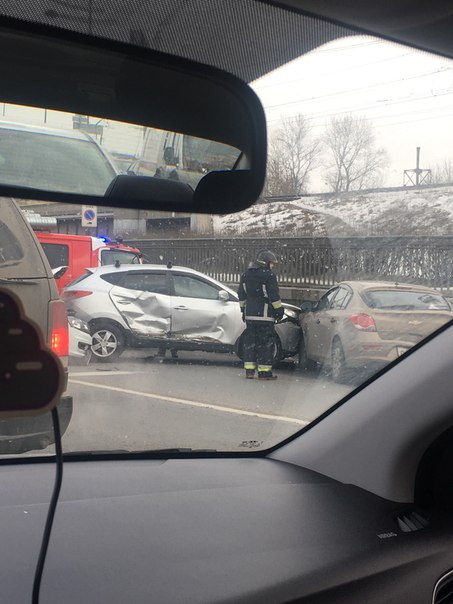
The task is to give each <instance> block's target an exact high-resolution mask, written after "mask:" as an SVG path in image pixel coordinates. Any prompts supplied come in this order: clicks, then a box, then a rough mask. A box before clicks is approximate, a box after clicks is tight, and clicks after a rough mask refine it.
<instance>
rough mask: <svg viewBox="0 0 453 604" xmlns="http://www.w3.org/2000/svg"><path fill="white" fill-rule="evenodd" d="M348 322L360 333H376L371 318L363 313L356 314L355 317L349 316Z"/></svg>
mask: <svg viewBox="0 0 453 604" xmlns="http://www.w3.org/2000/svg"><path fill="white" fill-rule="evenodd" d="M349 320H350V321H351V323H352V324H353V325H354V327H355V328H356V329H360V331H377V329H376V323H375V322H374V319H373V317H370V315H367V314H365V313H357V314H355V315H351V316H350V317H349Z"/></svg>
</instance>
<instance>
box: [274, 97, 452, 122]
mask: <svg viewBox="0 0 453 604" xmlns="http://www.w3.org/2000/svg"><path fill="white" fill-rule="evenodd" d="M451 94H453V91H449V92H442V93H440V94H437V95H434V98H439V97H441V96H448V95H451ZM432 98H433V95H432V94H430V95H427V96H421V97H416V98H412V99H406V98H405V99H400V100H397V101H390V102H386V103H379V104H378V105H360V106H356V107H348V108H347V109H345V110H344V111H336V112H327V113H326V112H321V113H314V114H310V115H305V116H304V117H306V118H307V119H316V118H322V117H323V118H326V117H336V116H337V115H345V114H348V113H352V112H356V111H373V110H375V109H382V108H384V107H390V106H393V105H400V104H402V103H415V102H418V101H423V100H426V99H432ZM296 116H297V114H294V115H291V116H284V119H291V118H294V117H296ZM381 117H387V116H381ZM373 119H379V116H378V118H373ZM281 121H282V118H281V117H280V118H273V119H271V120H267V123H268V124H270V123H273V122H281Z"/></svg>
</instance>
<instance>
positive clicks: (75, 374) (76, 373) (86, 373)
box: [69, 369, 144, 379]
mask: <svg viewBox="0 0 453 604" xmlns="http://www.w3.org/2000/svg"><path fill="white" fill-rule="evenodd" d="M133 373H144V371H116V370H113V371H108V370H105V371H102V369H101V370H99V371H70V372H69V378H70V379H71V378H72V377H105V376H106V375H132V374H133Z"/></svg>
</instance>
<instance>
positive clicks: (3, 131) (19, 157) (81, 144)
mask: <svg viewBox="0 0 453 604" xmlns="http://www.w3.org/2000/svg"><path fill="white" fill-rule="evenodd" d="M76 134H77V133H76ZM114 177H115V171H114V169H113V166H112V164H111V163H110V162H109V161H108V159H107V157H106V156H105V154H104V153H103V152H102V150H101V149H100V148H99V147H98V146H97V145H96V144H95V143H94V142H93V141H90V140H89V139H88V138H85V140H84V139H83V138H80V137H78V136H74V137H70V136H64V135H60V136H58V135H56V134H55V133H52V131H50V130H49V131H48V132H46V131H45V130H44V131H43V132H40V131H37V132H33V131H32V132H29V131H27V130H25V131H24V130H16V129H14V125H13V124H11V126H10V127H8V126H7V125H5V124H2V123H1V122H0V182H2V183H3V184H7V185H16V186H23V187H33V188H36V189H52V190H54V191H62V192H75V193H87V194H91V195H103V194H104V193H105V191H106V190H107V187H108V186H109V184H110V183H111V181H112V180H113V178H114Z"/></svg>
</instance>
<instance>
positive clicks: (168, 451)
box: [64, 447, 217, 457]
mask: <svg viewBox="0 0 453 604" xmlns="http://www.w3.org/2000/svg"><path fill="white" fill-rule="evenodd" d="M179 453H217V449H191V448H190V447H175V448H170V449H144V450H143V451H142V450H134V451H131V450H128V449H105V450H104V449H103V450H99V451H92V450H89V451H68V452H67V453H64V457H75V456H79V455H87V456H95V455H159V456H161V455H163V456H165V455H175V454H179Z"/></svg>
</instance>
